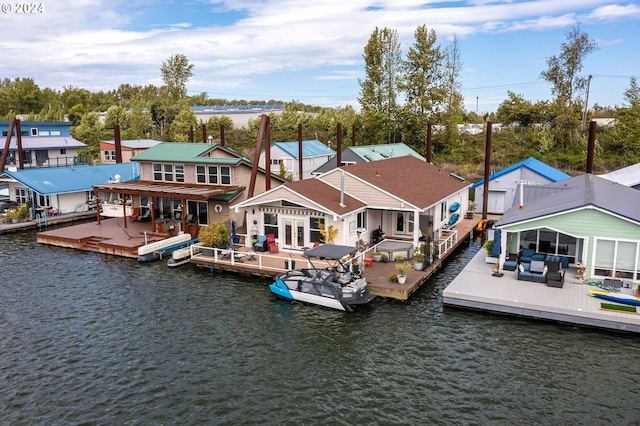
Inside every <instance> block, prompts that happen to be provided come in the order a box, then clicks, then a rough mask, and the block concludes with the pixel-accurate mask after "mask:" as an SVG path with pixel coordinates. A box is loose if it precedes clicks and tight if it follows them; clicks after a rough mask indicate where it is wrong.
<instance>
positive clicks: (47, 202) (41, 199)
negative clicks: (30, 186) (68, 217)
mask: <svg viewBox="0 0 640 426" xmlns="http://www.w3.org/2000/svg"><path fill="white" fill-rule="evenodd" d="M38 206H40V207H47V208H48V207H51V198H50V197H49V196H48V195H40V194H38Z"/></svg>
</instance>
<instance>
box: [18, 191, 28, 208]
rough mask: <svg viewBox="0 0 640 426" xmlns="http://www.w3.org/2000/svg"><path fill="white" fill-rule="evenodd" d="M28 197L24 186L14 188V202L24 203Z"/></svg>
mask: <svg viewBox="0 0 640 426" xmlns="http://www.w3.org/2000/svg"><path fill="white" fill-rule="evenodd" d="M28 199H29V194H28V193H27V190H26V189H25V188H16V203H18V204H26V203H27V200H28Z"/></svg>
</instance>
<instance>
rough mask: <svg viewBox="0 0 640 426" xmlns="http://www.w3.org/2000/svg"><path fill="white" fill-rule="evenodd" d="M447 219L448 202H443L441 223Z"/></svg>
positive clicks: (441, 205)
mask: <svg viewBox="0 0 640 426" xmlns="http://www.w3.org/2000/svg"><path fill="white" fill-rule="evenodd" d="M446 218H447V202H446V201H445V202H443V203H441V204H440V221H443V220H445V219H446Z"/></svg>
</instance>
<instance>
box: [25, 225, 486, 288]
mask: <svg viewBox="0 0 640 426" xmlns="http://www.w3.org/2000/svg"><path fill="white" fill-rule="evenodd" d="M479 220H480V219H479V217H477V216H476V217H474V218H472V219H461V220H460V221H458V223H457V224H456V230H457V232H458V238H457V240H456V241H455V243H446V251H444V252H443V253H442V254H441V256H440V258H439V259H436V260H435V261H434V262H433V263H432V264H431V265H430V266H428V267H427V268H426V269H425V270H424V271H415V270H414V271H411V272H410V273H409V274H408V276H407V280H406V282H405V283H404V284H398V283H393V282H391V280H390V279H389V275H390V274H392V273H395V267H394V263H393V262H387V263H374V264H373V266H372V267H369V268H366V269H365V272H364V275H365V277H366V278H367V282H368V283H369V291H370V292H371V293H372V294H375V295H377V296H382V297H388V298H393V299H399V300H407V299H408V298H409V296H410V295H411V294H412V293H414V292H415V291H416V290H417V289H418V288H420V286H421V285H422V284H424V282H425V281H426V280H427V279H428V278H429V277H430V276H431V275H432V274H433V273H434V272H435V271H436V270H438V268H440V266H441V265H442V261H443V260H444V259H446V257H447V256H448V255H449V254H451V253H452V252H453V251H454V250H455V249H456V248H457V247H458V246H459V245H460V244H462V243H463V242H464V241H465V240H466V239H467V238H468V237H469V235H470V234H471V231H472V229H473V227H474V226H475V225H476V224H477V223H478V222H479ZM145 233H146V235H145ZM168 237H169V235H168V234H161V233H153V232H152V226H151V224H150V223H148V222H146V223H141V222H136V221H128V222H127V227H126V228H125V227H124V221H123V218H108V219H102V220H101V221H100V224H98V222H89V223H82V224H77V225H72V226H68V227H64V228H59V229H54V230H47V231H43V232H39V233H37V234H36V238H37V241H38V242H39V243H42V244H49V245H54V246H60V247H68V248H75V249H78V250H85V251H93V252H97V253H103V254H110V255H117V256H124V257H131V258H136V259H137V258H138V247H140V246H142V245H144V244H145V238H146V242H147V243H149V242H155V241H160V240H162V239H165V238H168ZM444 246H445V245H444V243H443V247H444ZM373 250H374V249H373V248H370V249H368V250H367V252H366V257H372V256H371V252H373ZM251 253H252V250H251V249H250V248H249V247H241V248H239V249H238V253H237V254H236V255H235V256H234V257H233V258H231V257H230V256H224V252H223V251H220V250H219V249H218V250H216V252H215V253H213V255H212V256H205V255H202V254H198V255H195V256H194V257H192V259H191V261H190V262H191V263H193V264H195V265H198V266H201V267H205V268H209V269H216V270H222V271H230V272H236V273H241V274H245V275H252V276H259V277H266V278H272V277H275V276H276V275H278V274H280V273H282V272H283V271H285V262H286V261H288V260H289V259H291V260H293V261H295V263H296V265H295V266H296V267H297V268H301V267H306V266H307V265H308V263H307V258H306V257H304V256H303V254H302V253H303V252H301V251H289V250H286V249H283V250H280V252H279V253H276V254H273V253H261V252H256V253H254V254H253V255H251ZM178 269H179V268H178Z"/></svg>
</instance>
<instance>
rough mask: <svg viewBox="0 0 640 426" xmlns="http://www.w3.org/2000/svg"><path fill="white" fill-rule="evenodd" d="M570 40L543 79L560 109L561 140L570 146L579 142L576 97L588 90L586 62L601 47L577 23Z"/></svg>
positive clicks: (569, 32)
mask: <svg viewBox="0 0 640 426" xmlns="http://www.w3.org/2000/svg"><path fill="white" fill-rule="evenodd" d="M566 37H567V40H566V41H565V42H564V43H562V44H561V45H560V54H559V55H558V56H555V55H554V56H551V57H550V58H548V59H547V70H546V71H543V72H542V73H540V76H541V77H542V78H544V79H545V80H546V81H548V82H549V83H550V84H551V93H552V94H553V96H554V97H555V98H554V105H555V107H556V109H557V111H556V112H555V113H556V117H555V120H554V128H556V129H557V130H558V131H559V134H560V137H561V138H562V139H564V140H566V141H567V142H568V143H575V142H577V141H578V140H579V138H578V129H579V126H580V121H579V120H580V117H581V114H580V112H581V110H582V108H580V110H578V115H577V116H576V108H575V106H574V103H575V102H576V98H577V97H578V96H579V95H580V94H581V93H582V92H583V91H584V89H585V88H586V85H587V80H588V77H585V76H581V75H580V71H582V68H583V66H584V65H583V61H584V59H585V58H586V57H587V56H588V55H589V54H590V53H591V52H593V51H595V50H596V49H597V47H598V45H597V43H596V42H595V41H594V40H590V39H589V35H588V34H587V33H585V32H583V31H582V27H581V25H580V24H579V23H576V24H574V25H573V26H572V27H571V28H569V29H568V30H567V31H566Z"/></svg>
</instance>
